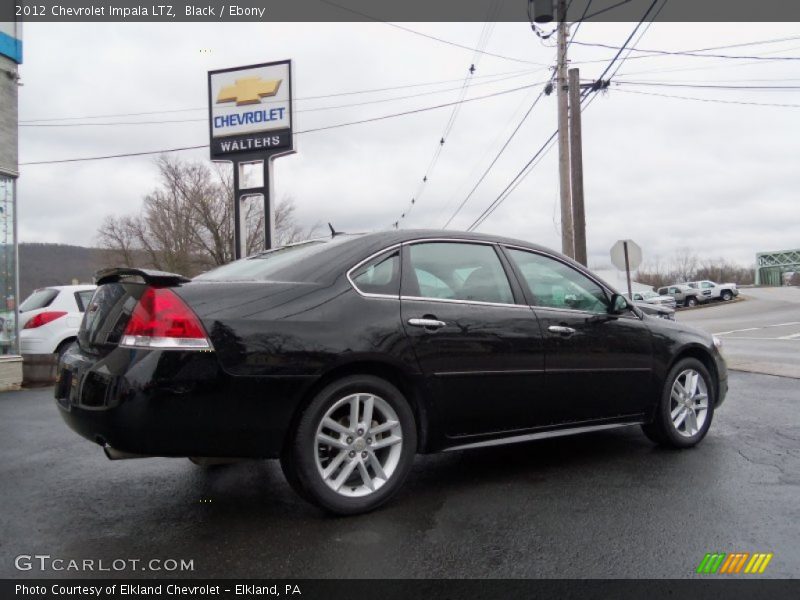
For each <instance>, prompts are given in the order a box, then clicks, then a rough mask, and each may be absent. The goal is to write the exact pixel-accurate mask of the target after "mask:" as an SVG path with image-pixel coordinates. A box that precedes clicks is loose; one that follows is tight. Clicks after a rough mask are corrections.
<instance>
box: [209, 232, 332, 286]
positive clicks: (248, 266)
mask: <svg viewBox="0 0 800 600" xmlns="http://www.w3.org/2000/svg"><path fill="white" fill-rule="evenodd" d="M327 246H328V243H326V242H325V241H322V240H313V241H309V242H302V243H300V244H294V245H291V246H283V247H281V248H276V249H274V250H268V251H266V252H262V253H261V254H256V255H254V256H250V257H248V258H243V259H241V260H236V261H234V262H232V263H228V264H227V265H223V266H221V267H217V268H216V269H213V270H211V271H208V272H206V273H203V274H202V275H198V276H197V277H195V280H202V281H246V280H253V279H260V280H267V279H280V275H279V274H280V273H281V272H282V271H285V270H286V269H288V268H290V267H292V266H293V265H296V264H298V263H300V262H302V261H304V260H306V259H308V258H310V257H312V256H315V255H318V254H321V253H322V252H325V250H326V247H327Z"/></svg>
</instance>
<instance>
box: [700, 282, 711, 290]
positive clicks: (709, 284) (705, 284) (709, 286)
mask: <svg viewBox="0 0 800 600" xmlns="http://www.w3.org/2000/svg"><path fill="white" fill-rule="evenodd" d="M700 285H702V286H703V287H704V288H706V289H708V288H712V287H714V286H713V285H711V282H710V281H704V282H703V283H701V284H700Z"/></svg>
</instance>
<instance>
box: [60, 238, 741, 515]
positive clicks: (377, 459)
mask: <svg viewBox="0 0 800 600" xmlns="http://www.w3.org/2000/svg"><path fill="white" fill-rule="evenodd" d="M97 283H98V284H99V287H98V289H97V291H96V293H95V295H94V297H93V299H92V301H91V303H90V305H89V307H88V310H87V311H86V314H85V317H84V321H83V324H82V325H81V329H80V332H79V334H78V344H77V345H76V346H75V347H74V348H72V349H71V350H70V351H69V352H67V353H66V354H65V356H64V357H63V358H62V359H61V362H60V364H59V375H58V383H57V385H56V391H55V395H56V402H57V406H58V407H59V409H60V412H61V414H62V415H63V417H64V419H65V421H66V422H67V424H68V425H69V426H70V427H72V428H73V429H74V430H75V431H76V432H78V433H79V434H81V435H82V436H84V437H86V438H88V439H89V440H92V441H93V442H96V443H97V444H100V445H101V446H103V447H104V448H105V451H106V454H107V455H108V456H109V458H134V457H142V456H175V457H191V458H192V459H193V460H194V461H195V462H200V463H202V462H208V461H210V460H217V459H220V458H279V459H280V461H281V465H282V467H283V470H284V473H285V474H286V477H287V479H288V480H289V482H290V483H291V484H292V486H293V487H294V489H295V490H297V491H298V492H299V493H300V494H301V495H302V496H303V497H304V498H306V499H308V500H310V501H311V502H314V503H316V504H318V505H320V506H322V507H324V508H325V509H327V510H329V511H333V512H337V513H343V514H352V513H358V512H363V511H367V510H370V509H373V508H375V507H376V506H378V505H380V504H381V503H383V502H385V501H386V500H388V499H389V498H390V497H391V496H392V495H393V494H394V493H395V492H397V490H398V489H399V488H400V486H401V485H402V483H403V480H404V479H405V477H406V475H407V473H408V471H409V469H410V468H411V465H412V462H413V458H414V455H415V454H416V453H417V452H437V451H442V450H456V449H462V448H475V447H480V446H491V445H496V444H505V443H511V442H521V441H526V440H534V439H539V438H548V437H554V436H562V435H570V434H575V433H583V432H589V431H597V430H602V429H609V428H613V427H624V426H629V425H639V424H640V425H641V426H642V428H643V429H644V432H645V434H646V435H647V436H648V437H649V438H651V439H652V440H653V441H655V442H657V443H659V444H664V445H668V446H673V447H678V448H685V447H689V446H693V445H695V444H697V443H698V442H699V441H700V440H701V439H703V437H704V436H705V435H706V432H707V431H708V428H709V426H710V424H711V419H712V417H713V414H714V410H715V409H716V408H719V406H720V404H721V403H722V401H723V399H724V398H725V393H726V391H727V370H726V367H725V362H724V360H723V358H722V357H721V355H720V352H719V341H718V340H716V339H714V338H712V336H711V335H708V334H706V333H703V332H701V331H698V330H696V329H692V328H690V327H688V326H685V325H682V324H677V323H675V322H674V321H670V320H666V319H659V318H654V317H648V316H646V315H644V314H643V313H642V312H641V311H640V310H639V309H638V308H636V307H634V306H631V305H630V304H629V303H628V302H627V301H626V300H625V298H623V297H622V296H620V295H619V294H618V293H617V292H616V291H615V290H614V289H612V288H611V287H610V286H609V285H607V284H606V283H604V282H603V281H601V280H600V279H598V278H597V277H595V276H594V275H593V274H592V273H591V272H590V271H588V270H587V269H585V268H584V267H582V266H581V265H579V264H577V263H575V262H573V261H571V260H570V259H568V258H565V257H564V256H562V255H560V254H558V253H556V252H553V251H550V250H547V249H545V248H542V247H539V246H536V245H533V244H529V243H526V242H521V241H517V240H512V239H505V238H499V237H492V236H487V235H479V234H466V233H454V232H452V231H392V232H382V233H373V234H364V235H336V236H334V237H333V238H332V239H330V240H316V241H310V242H305V243H301V244H296V245H292V246H287V247H283V248H278V249H275V250H271V251H267V252H264V253H261V254H257V255H255V256H251V257H249V258H247V259H243V260H239V261H236V262H233V263H230V264H228V265H225V266H222V267H219V268H217V269H214V270H212V271H209V272H208V273H205V274H203V275H201V276H199V277H196V278H194V279H193V280H189V279H186V278H184V277H182V276H180V275H174V274H170V273H162V272H155V271H147V270H140V269H112V270H109V271H105V272H101V273H99V274H98V277H97Z"/></svg>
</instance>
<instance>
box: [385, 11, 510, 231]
mask: <svg viewBox="0 0 800 600" xmlns="http://www.w3.org/2000/svg"><path fill="white" fill-rule="evenodd" d="M501 5H502V0H494V2H493V3H492V4H491V5H490V6H489V11H488V13H487V15H486V22H485V23H484V26H483V28H482V29H481V35H480V37H479V38H478V45H477V49H476V52H475V54H473V56H472V60H473V62H472V63H471V64H470V67H469V70H468V72H467V75H466V76H465V77H464V81H463V83H462V87H461V95H460V98H459V100H463V98H464V97H465V96H466V93H467V90H468V88H469V86H470V83H471V79H472V75H473V74H474V72H475V68H476V65H479V64H480V59H481V54H480V53H479V51H480V50H483V49H484V48H485V47H486V45H487V44H488V43H489V39H490V38H491V35H492V33H493V31H494V26H495V23H494V19H495V17H496V16H497V14H498V13H499V10H500V7H501ZM460 110H461V104H460V103H459V104H456V105H455V106H454V107H453V110H452V111H451V112H450V117H449V118H448V120H447V123H446V124H445V127H444V131H443V132H442V134H441V136H440V138H439V141H438V144H437V146H436V150H435V151H434V153H433V156H432V157H431V160H430V162H429V164H428V167H427V168H426V169H425V172H424V173H423V176H422V179H421V181H420V182H419V184H418V186H417V189H416V190H415V191H414V194H413V196H412V197H411V201H410V202H409V204H408V206H407V207H406V209H405V210H404V211H403V212H402V213H401V214H400V218H399V219H397V221H395V222H394V224H393V225H394V227H395V228H399V227H400V223H401V221H403V220H405V219H406V217H407V216H408V215H409V214H410V213H411V211H412V210H413V209H414V207H415V206H416V205H417V203H418V202H419V201H420V198H421V197H422V195H423V194H424V192H425V190H426V189H427V184H428V180H429V178H430V177H431V174H432V172H433V170H434V168H435V167H436V164H437V163H438V162H439V158H440V157H441V155H442V152H443V151H444V145H445V143H446V142H447V141H448V140H449V139H450V133H451V132H452V130H453V127H454V126H455V122H456V118H457V117H458V114H459V112H460Z"/></svg>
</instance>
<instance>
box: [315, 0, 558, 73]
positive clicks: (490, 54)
mask: <svg viewBox="0 0 800 600" xmlns="http://www.w3.org/2000/svg"><path fill="white" fill-rule="evenodd" d="M319 1H320V2H323V3H325V4H329V5H331V6H335V7H336V8H340V9H341V10H345V11H347V12H349V13H352V14H354V15H359V16H360V17H364V18H365V19H367V20H369V21H374V22H375V23H383V24H384V25H388V26H389V27H394V28H395V29H400V30H401V31H405V32H407V33H411V34H413V35H417V36H419V37H423V38H426V39H429V40H434V41H436V42H440V43H442V44H447V45H448V46H454V47H455V48H461V49H462V50H469V51H470V52H479V53H480V54H483V55H485V56H492V57H494V58H502V59H503V60H510V61H514V62H518V63H526V64H529V65H537V66H539V67H546V66H548V65H544V64H542V63H537V62H534V61H532V60H525V59H523V58H516V57H514V56H504V55H502V54H495V53H493V52H487V51H486V50H478V49H477V48H471V47H470V46H465V45H463V44H459V43H457V42H451V41H450V40H445V39H442V38H440V37H436V36H434V35H429V34H427V33H422V32H421V31H416V30H415V29H411V28H409V27H404V26H403V25H398V24H397V23H391V22H389V21H384V20H382V19H378V18H377V17H373V16H371V15H368V14H366V13H363V12H360V11H358V10H355V9H352V8H349V7H347V6H342V5H341V4H337V3H336V2H332V1H331V0H319Z"/></svg>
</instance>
